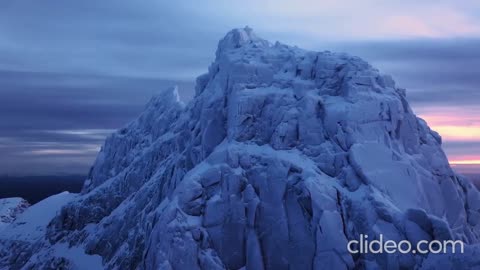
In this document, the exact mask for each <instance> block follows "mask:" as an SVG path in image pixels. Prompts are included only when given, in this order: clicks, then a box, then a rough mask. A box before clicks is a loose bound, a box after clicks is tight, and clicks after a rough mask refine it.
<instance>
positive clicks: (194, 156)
mask: <svg viewBox="0 0 480 270" xmlns="http://www.w3.org/2000/svg"><path fill="white" fill-rule="evenodd" d="M195 91H196V92H195V96H194V98H193V99H192V100H191V101H190V102H189V103H188V104H187V105H183V104H181V103H180V102H178V100H179V98H178V94H177V91H176V90H175V88H172V89H168V90H165V91H163V92H161V93H160V95H159V96H157V97H154V98H153V99H152V101H151V102H150V103H149V105H148V106H147V107H146V109H145V111H144V112H143V113H142V114H141V115H140V116H139V118H138V119H137V120H135V121H133V122H132V123H130V124H129V125H127V126H126V127H125V128H123V129H121V130H119V131H118V132H116V133H114V134H112V135H111V136H110V137H109V138H108V139H107V140H106V142H105V145H104V146H103V147H102V150H101V152H100V153H99V155H98V157H97V160H96V161H95V164H94V165H93V167H92V169H91V172H90V174H89V177H88V180H87V181H86V184H85V187H84V190H83V192H82V194H81V196H78V197H75V198H73V201H72V202H70V203H69V204H68V205H66V206H65V207H63V208H62V210H61V212H60V213H59V214H58V215H57V216H56V217H55V218H54V219H53V220H52V222H51V223H50V225H49V226H48V229H47V232H46V235H45V238H46V239H48V240H42V241H39V243H38V244H37V245H30V244H29V245H28V246H25V245H19V244H18V243H17V242H15V241H13V242H12V240H11V239H9V240H8V241H6V242H5V241H4V242H5V243H3V244H4V247H5V249H4V250H10V249H12V250H14V251H15V252H14V253H15V254H19V253H22V254H30V255H26V256H23V257H17V256H14V255H13V254H12V256H5V257H4V258H5V259H0V266H2V265H8V266H11V268H14V269H17V268H25V269H29V268H40V269H41V268H45V267H46V266H47V265H48V266H49V267H53V268H62V267H64V268H73V267H74V266H75V264H76V263H77V262H76V261H75V260H74V259H73V258H72V257H71V256H70V257H69V256H65V255H64V254H65V253H64V252H59V251H58V249H59V248H62V250H63V247H65V246H68V247H70V248H72V249H75V250H80V251H82V252H81V254H82V258H84V257H85V256H87V257H88V256H90V259H92V260H93V261H95V262H96V263H98V257H101V258H102V263H103V268H107V269H189V270H190V269H192V270H197V269H202V270H203V269H246V270H252V269H254V270H256V269H265V270H266V269H322V267H324V266H325V265H328V266H329V268H331V269H353V268H355V269H387V268H393V269H415V268H416V269H422V267H423V266H424V265H425V266H426V267H429V266H431V265H435V264H437V259H438V257H436V256H430V255H422V254H401V253H394V254H381V255H378V256H375V255H373V254H351V253H349V252H348V251H347V243H348V241H349V240H358V239H359V236H360V235H361V234H364V235H369V236H370V238H371V239H377V238H378V237H379V236H380V235H382V236H383V237H384V238H385V239H386V240H387V239H388V240H395V241H397V242H398V241H401V240H408V241H411V242H413V243H416V242H418V241H419V239H425V240H446V239H460V240H462V241H464V242H465V243H467V244H469V246H468V247H467V249H468V250H470V252H471V254H474V253H475V252H477V251H478V248H477V246H476V243H478V242H479V240H480V194H479V192H478V191H477V190H476V189H475V188H474V187H473V186H472V185H471V184H470V183H469V182H468V181H467V180H466V179H464V178H462V177H461V176H459V175H456V174H455V173H454V172H453V171H452V169H451V168H450V167H449V165H448V161H447V159H446V156H445V154H444V153H443V151H442V149H441V139H440V136H439V135H438V134H437V133H436V132H434V131H432V130H430V128H429V127H428V125H427V123H426V122H425V121H423V120H421V119H419V118H417V117H416V116H415V114H414V113H413V111H412V110H411V108H410V106H409V104H408V102H407V100H406V97H405V91H404V90H403V89H400V88H398V87H397V86H396V85H395V83H394V81H393V80H392V78H391V77H389V76H385V75H383V74H381V73H379V71H378V70H376V69H375V68H373V67H371V66H370V65H369V64H368V63H367V62H365V61H363V60H362V59H359V58H358V57H353V56H349V55H346V54H337V53H331V52H314V51H306V50H302V49H299V48H296V47H290V46H287V45H283V44H280V43H276V44H274V45H272V44H270V43H269V42H267V41H265V40H263V39H261V38H258V37H257V36H255V35H254V34H253V32H252V31H251V30H250V29H248V28H247V29H235V30H232V31H231V32H229V33H228V34H227V35H226V36H225V38H224V39H222V40H221V41H220V43H219V49H218V50H217V55H216V59H215V60H214V61H213V63H212V64H211V66H210V67H209V70H208V73H206V74H204V75H201V76H199V77H198V78H197V84H196V88H195ZM0 246H1V245H0ZM1 252H2V250H1V249H0V254H1ZM4 254H5V253H4ZM456 256H457V255H455V256H454V255H452V256H450V254H448V256H445V257H441V260H443V261H442V265H448V264H449V263H450V264H453V263H456V262H458V261H461V262H462V263H463V264H465V265H469V264H472V265H473V264H478V263H480V261H479V260H478V258H475V257H474V256H467V255H465V256H464V257H458V256H460V255H458V256H457V257H456ZM447 269H448V268H447Z"/></svg>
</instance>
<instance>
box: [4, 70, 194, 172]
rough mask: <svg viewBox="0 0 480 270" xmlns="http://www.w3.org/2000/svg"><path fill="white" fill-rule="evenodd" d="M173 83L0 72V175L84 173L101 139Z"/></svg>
mask: <svg viewBox="0 0 480 270" xmlns="http://www.w3.org/2000/svg"><path fill="white" fill-rule="evenodd" d="M172 85H178V86H179V92H180V95H181V96H182V98H184V99H187V100H188V99H189V98H191V94H192V92H193V90H192V89H193V84H192V83H189V82H175V81H172V80H159V79H146V78H126V77H106V76H87V75H69V74H54V73H38V72H12V71H8V72H7V71H0V87H1V88H0V152H1V155H0V164H2V166H1V167H0V173H9V174H25V173H27V174H28V173H31V172H36V173H44V174H48V173H65V174H67V173H73V172H75V173H82V174H83V173H86V172H87V171H88V167H89V166H90V164H91V163H92V161H93V159H94V157H95V156H96V153H97V152H98V149H99V146H100V145H101V144H102V143H103V141H104V139H105V137H106V136H107V135H108V134H110V133H111V132H113V131H114V130H115V129H118V128H119V127H121V126H124V125H125V124H126V123H127V122H128V121H130V120H132V119H133V118H135V117H136V116H137V115H138V114H139V113H140V112H141V111H142V109H143V108H144V106H145V104H146V103H147V101H148V99H149V98H150V97H151V96H153V95H155V94H156V93H157V92H159V91H160V90H162V89H165V88H167V87H170V86H172Z"/></svg>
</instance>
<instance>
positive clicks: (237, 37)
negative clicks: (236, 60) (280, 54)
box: [217, 26, 269, 57]
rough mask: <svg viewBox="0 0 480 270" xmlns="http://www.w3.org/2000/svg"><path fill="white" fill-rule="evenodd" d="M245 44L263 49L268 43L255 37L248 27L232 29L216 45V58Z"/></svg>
mask: <svg viewBox="0 0 480 270" xmlns="http://www.w3.org/2000/svg"><path fill="white" fill-rule="evenodd" d="M247 44H251V45H255V46H261V47H263V46H268V45H269V42H268V41H266V40H264V39H261V38H259V37H257V35H256V34H255V33H254V32H253V29H252V28H250V27H248V26H246V27H245V28H237V29H233V30H231V31H230V32H228V33H227V34H226V35H225V37H224V38H223V39H222V40H220V42H219V43H218V47H217V57H220V56H221V54H222V53H225V52H227V51H229V50H232V49H238V48H240V47H242V46H244V45H247Z"/></svg>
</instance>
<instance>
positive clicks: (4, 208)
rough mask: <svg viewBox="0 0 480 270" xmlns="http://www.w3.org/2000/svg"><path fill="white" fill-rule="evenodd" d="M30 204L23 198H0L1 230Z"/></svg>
mask: <svg viewBox="0 0 480 270" xmlns="http://www.w3.org/2000/svg"><path fill="white" fill-rule="evenodd" d="M28 205H29V204H28V202H27V201H25V200H24V199H22V198H5V199H0V231H2V230H3V229H4V228H5V227H6V226H8V225H9V224H10V223H12V222H13V221H14V220H15V218H16V217H17V216H18V215H19V214H21V213H22V212H23V211H24V210H25V209H26V208H27V207H28Z"/></svg>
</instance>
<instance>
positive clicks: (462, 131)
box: [419, 107, 480, 166]
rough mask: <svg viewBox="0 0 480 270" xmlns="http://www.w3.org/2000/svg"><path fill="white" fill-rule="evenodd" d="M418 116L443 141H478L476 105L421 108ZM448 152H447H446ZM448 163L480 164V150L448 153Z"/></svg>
mask: <svg viewBox="0 0 480 270" xmlns="http://www.w3.org/2000/svg"><path fill="white" fill-rule="evenodd" d="M419 115H420V117H421V118H423V119H424V120H425V121H427V124H428V125H429V126H430V128H431V129H432V130H435V131H436V132H438V133H439V134H440V136H442V140H443V141H444V142H480V111H478V108H476V107H466V108H462V109H459V108H453V107H435V108H429V109H427V110H425V109H424V110H422V112H420V113H419ZM447 154H448V153H447ZM448 159H449V163H450V165H453V166H455V165H472V166H478V165H480V152H479V153H478V154H477V153H475V154H474V155H459V154H456V155H452V154H448Z"/></svg>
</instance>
